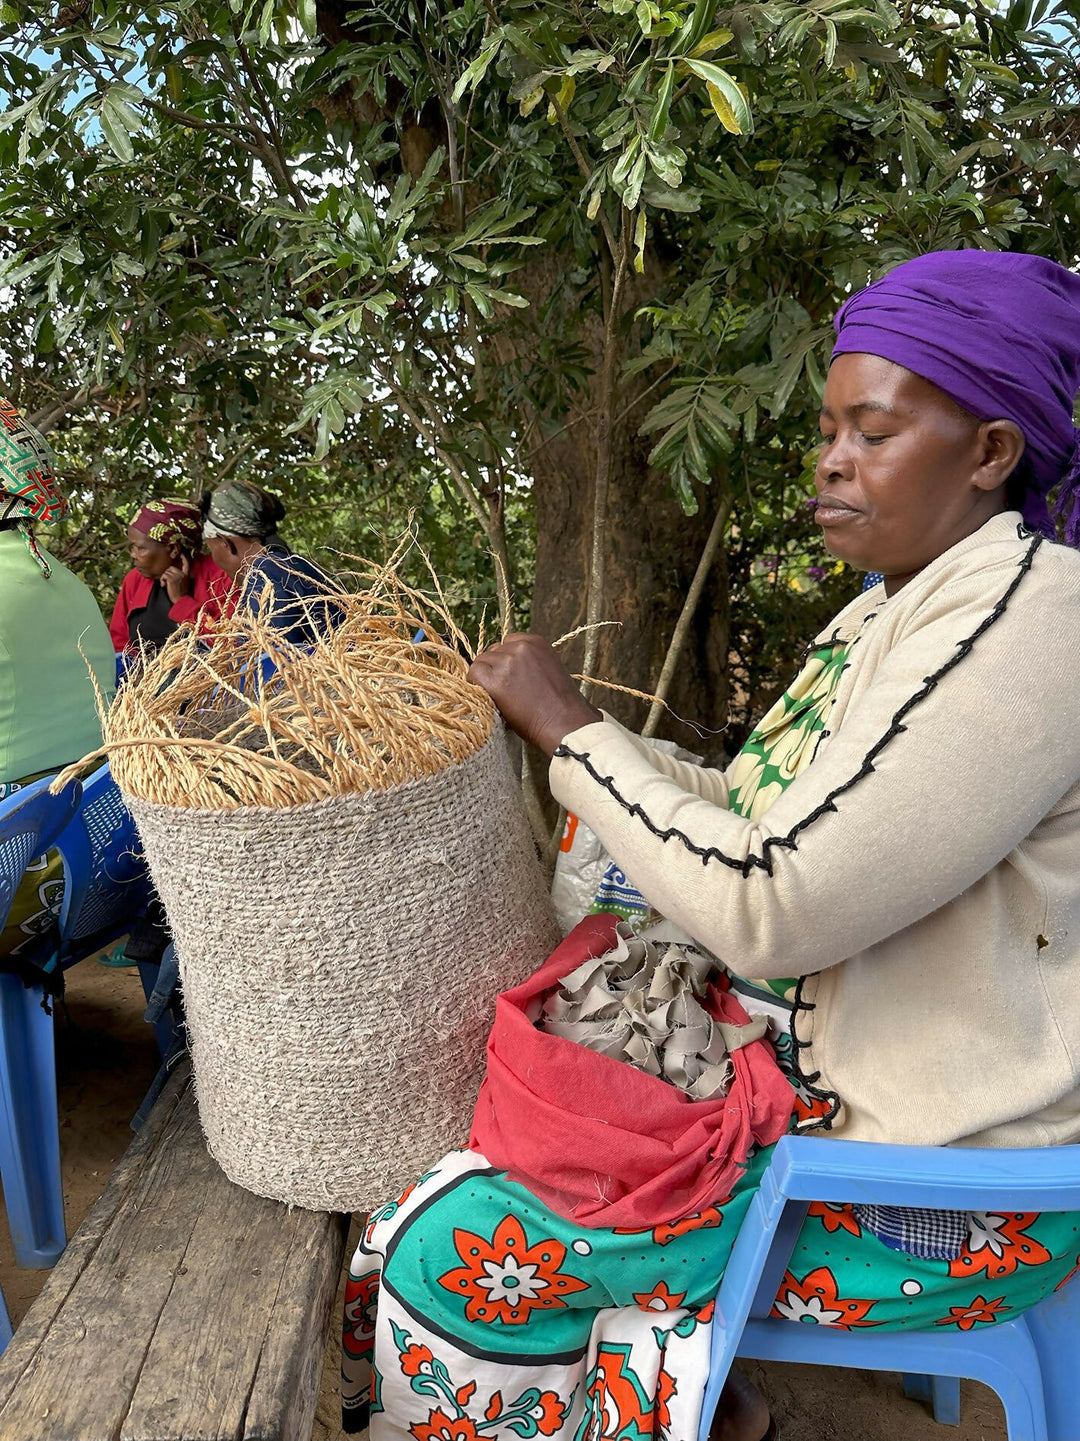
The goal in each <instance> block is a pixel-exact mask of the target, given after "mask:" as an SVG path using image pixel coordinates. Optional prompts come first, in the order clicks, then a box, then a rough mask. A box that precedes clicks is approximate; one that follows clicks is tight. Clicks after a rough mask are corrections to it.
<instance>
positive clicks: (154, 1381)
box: [121, 1176, 342, 1441]
mask: <svg viewBox="0 0 1080 1441" xmlns="http://www.w3.org/2000/svg"><path fill="white" fill-rule="evenodd" d="M221 1180H222V1184H221V1185H220V1186H219V1187H216V1188H214V1189H213V1190H212V1192H211V1194H210V1195H209V1197H208V1200H207V1205H206V1209H205V1210H204V1211H203V1214H202V1216H201V1217H200V1218H199V1222H198V1225H197V1226H196V1227H195V1231H194V1233H193V1235H192V1238H191V1242H190V1244H189V1246H188V1248H187V1255H186V1257H185V1260H184V1265H183V1267H182V1268H181V1270H180V1274H179V1275H178V1276H177V1278H176V1282H175V1284H174V1285H173V1288H172V1291H171V1292H170V1294H169V1299H168V1301H167V1302H166V1304H165V1307H164V1308H163V1310H162V1313H161V1316H160V1317H159V1319H158V1324H157V1329H156V1331H155V1333H154V1339H153V1342H152V1344H151V1346H150V1349H149V1351H148V1352H147V1356H146V1361H145V1363H144V1366H143V1370H142V1375H141V1377H140V1378H139V1383H138V1386H137V1387H136V1390H135V1394H134V1397H133V1399H132V1404H131V1409H130V1411H129V1413H128V1416H127V1420H126V1421H125V1423H124V1425H123V1428H122V1430H121V1437H122V1441H242V1438H244V1437H246V1436H247V1434H248V1432H247V1429H246V1427H245V1418H246V1416H247V1413H248V1401H249V1397H250V1396H251V1393H252V1384H253V1380H254V1378H255V1376H256V1374H257V1372H258V1371H259V1370H260V1369H261V1362H260V1358H261V1356H262V1354H263V1351H264V1349H266V1348H267V1347H268V1346H270V1345H272V1344H273V1342H274V1340H275V1339H276V1341H277V1343H278V1347H279V1349H280V1357H279V1367H278V1370H277V1373H276V1375H274V1376H273V1377H272V1378H271V1388H272V1389H273V1390H274V1391H276V1392H277V1393H278V1396H277V1397H276V1398H275V1399H276V1400H277V1402H278V1404H287V1403H292V1402H294V1401H295V1399H296V1398H295V1397H294V1396H292V1395H290V1396H288V1397H285V1396H283V1395H281V1394H280V1393H281V1392H282V1391H283V1390H284V1389H286V1388H287V1389H289V1390H290V1391H291V1390H292V1388H293V1387H294V1386H295V1381H296V1376H297V1372H298V1370H299V1369H302V1368H304V1367H305V1366H307V1365H309V1364H310V1362H309V1357H308V1355H307V1353H309V1352H312V1353H314V1354H315V1356H316V1359H317V1364H318V1365H320V1366H321V1364H322V1356H323V1351H324V1349H325V1345H326V1330H327V1319H328V1318H327V1315H326V1314H325V1311H324V1312H322V1313H320V1314H319V1315H318V1316H317V1317H316V1315H315V1314H314V1309H313V1303H314V1300H315V1297H316V1296H321V1294H322V1292H323V1290H325V1288H326V1286H329V1287H331V1288H333V1287H335V1286H336V1284H337V1276H338V1272H339V1271H340V1266H341V1250H342V1245H341V1242H340V1241H338V1242H337V1245H336V1248H335V1244H334V1233H335V1230H337V1229H340V1228H336V1227H335V1225H334V1221H333V1218H332V1217H330V1216H327V1215H323V1214H318V1213H313V1212H310V1211H299V1210H294V1211H292V1212H290V1211H289V1210H288V1209H287V1208H286V1207H285V1206H282V1205H280V1204H278V1203H277V1202H276V1201H267V1200H263V1199H262V1198H261V1197H259V1196H253V1195H251V1194H250V1193H249V1192H247V1191H242V1190H240V1188H239V1187H237V1186H233V1185H231V1184H230V1183H229V1182H228V1181H227V1180H225V1178H224V1176H222V1178H221ZM305 1252H306V1253H307V1254H308V1255H309V1256H310V1260H311V1263H312V1264H310V1265H308V1266H307V1267H305V1266H303V1265H302V1264H301V1263H302V1262H303V1260H304V1258H305ZM324 1275H325V1277H326V1279H325V1280H324V1279H323V1277H324ZM285 1298H289V1299H291V1300H292V1302H293V1304H294V1306H295V1308H296V1310H297V1312H299V1313H300V1314H301V1315H302V1316H303V1318H304V1321H303V1325H302V1326H294V1327H293V1333H292V1335H291V1337H290V1338H289V1341H288V1342H287V1343H285V1344H282V1339H283V1338H281V1337H276V1338H275V1331H276V1329H277V1327H278V1324H279V1315H278V1310H279V1302H281V1301H283V1299H285ZM286 1309H287V1308H286ZM313 1415H314V1398H312V1399H311V1413H310V1414H309V1415H308V1416H307V1431H306V1432H305V1431H304V1430H303V1429H297V1430H294V1431H289V1432H282V1431H279V1432H278V1433H277V1435H278V1436H279V1437H281V1436H295V1437H298V1438H299V1437H303V1436H304V1435H310V1431H311V1420H312V1416H313Z"/></svg>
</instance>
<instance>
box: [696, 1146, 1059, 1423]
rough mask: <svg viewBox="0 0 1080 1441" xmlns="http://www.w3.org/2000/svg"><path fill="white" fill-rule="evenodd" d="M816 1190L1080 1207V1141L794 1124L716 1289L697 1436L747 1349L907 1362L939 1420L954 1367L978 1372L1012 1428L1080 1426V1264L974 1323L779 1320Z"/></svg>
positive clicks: (813, 1358) (905, 1201)
mask: <svg viewBox="0 0 1080 1441" xmlns="http://www.w3.org/2000/svg"><path fill="white" fill-rule="evenodd" d="M811 1201H829V1202H833V1203H834V1204H837V1203H842V1202H862V1203H864V1204H877V1205H887V1206H926V1207H941V1208H945V1209H948V1210H957V1211H1001V1210H1006V1211H1076V1210H1080V1146H1055V1147H1047V1148H1045V1149H1039V1150H1022V1151H1006V1150H993V1151H992V1150H975V1149H968V1148H966V1147H936V1146H934V1147H930V1146H885V1145H873V1144H867V1143H865V1142H858V1141H832V1140H828V1139H823V1138H820V1137H811V1136H785V1137H784V1138H783V1139H782V1140H781V1141H779V1142H778V1144H777V1147H776V1150H775V1152H774V1153H773V1157H772V1161H771V1163H770V1165H769V1168H768V1170H767V1171H766V1172H765V1176H764V1179H763V1181H762V1185H761V1189H760V1190H759V1191H758V1193H757V1195H756V1196H755V1197H754V1199H753V1201H752V1202H751V1204H750V1208H749V1210H748V1212H747V1215H746V1219H745V1221H744V1222H743V1224H742V1226H741V1228H740V1230H739V1234H738V1236H737V1238H736V1240H735V1244H734V1246H733V1247H732V1252H731V1258H730V1260H729V1261H728V1265H727V1269H726V1271H725V1272H724V1278H723V1281H722V1283H721V1286H720V1290H719V1292H718V1293H717V1301H716V1314H715V1317H714V1321H713V1333H712V1360H711V1363H710V1372H709V1383H708V1387H707V1389H706V1393H705V1401H704V1404H703V1406H702V1412H701V1425H700V1430H699V1441H707V1438H708V1433H709V1425H710V1423H711V1420H712V1416H713V1412H714V1411H715V1408H716V1402H717V1399H718V1397H719V1395H720V1389H721V1387H722V1386H723V1384H724V1381H725V1380H726V1378H727V1374H728V1371H729V1369H730V1367H731V1363H732V1362H733V1361H734V1360H735V1358H736V1356H740V1357H744V1358H746V1359H751V1360H758V1361H801V1362H807V1363H810V1364H814V1365H823V1366H849V1367H858V1368H861V1369H865V1370H871V1371H900V1372H902V1373H905V1382H906V1389H907V1391H908V1394H909V1395H912V1394H914V1395H921V1396H927V1397H928V1398H929V1399H931V1400H933V1401H934V1402H935V1414H936V1415H937V1416H938V1419H939V1420H952V1421H954V1422H955V1421H958V1420H959V1382H958V1380H956V1379H953V1378H958V1377H961V1376H967V1377H969V1378H970V1379H972V1380H974V1381H982V1382H983V1383H984V1384H985V1385H987V1386H989V1387H991V1388H992V1389H993V1390H994V1391H996V1392H997V1394H998V1396H999V1397H1000V1398H1001V1402H1002V1405H1003V1406H1004V1408H1005V1417H1006V1422H1007V1425H1008V1434H1009V1441H1069V1438H1073V1437H1080V1364H1078V1361H1077V1357H1078V1356H1080V1284H1077V1282H1078V1280H1080V1277H1078V1278H1074V1279H1073V1280H1071V1281H1070V1282H1069V1283H1068V1285H1066V1286H1064V1287H1063V1288H1062V1289H1061V1290H1060V1291H1057V1292H1055V1293H1054V1294H1052V1295H1051V1296H1049V1297H1047V1299H1046V1300H1044V1301H1041V1302H1040V1303H1039V1304H1038V1305H1037V1306H1034V1307H1032V1308H1031V1310H1029V1311H1026V1312H1024V1313H1023V1314H1022V1315H1020V1316H1017V1317H1015V1318H1014V1319H1013V1320H1010V1321H1001V1322H998V1323H997V1324H996V1325H993V1326H988V1327H985V1328H983V1329H973V1330H971V1331H942V1330H934V1331H899V1332H897V1331H892V1332H889V1331H874V1330H872V1329H867V1330H865V1331H841V1330H837V1329H835V1328H833V1327H830V1326H816V1325H799V1324H796V1323H794V1322H791V1321H787V1320H779V1319H770V1318H769V1311H770V1309H771V1307H772V1302H773V1299H774V1298H775V1296H776V1293H777V1291H778V1290H779V1289H780V1284H781V1282H782V1280H783V1277H784V1272H785V1270H786V1268H787V1264H788V1261H789V1260H790V1257H791V1252H792V1249H793V1247H794V1245H795V1241H796V1239H797V1237H798V1234H799V1229H800V1227H801V1226H802V1223H803V1219H804V1217H805V1215H806V1209H807V1206H808V1205H809V1203H810V1202H811ZM1078 1249H1080V1248H1078ZM941 1378H949V1379H948V1380H942V1379H941Z"/></svg>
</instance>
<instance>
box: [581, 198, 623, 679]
mask: <svg viewBox="0 0 1080 1441" xmlns="http://www.w3.org/2000/svg"><path fill="white" fill-rule="evenodd" d="M632 215H633V212H632V211H630V210H627V209H625V207H624V208H623V211H622V221H621V233H620V235H619V242H620V243H619V247H618V251H617V258H616V260H615V273H614V275H613V277H612V281H611V299H610V302H609V304H608V313H607V317H606V319H605V322H604V357H603V363H602V366H601V371H600V397H599V401H600V403H599V406H598V407H597V417H596V474H595V480H594V485H593V518H592V543H591V547H590V556H589V588H588V593H587V599H586V604H585V624H586V625H587V626H591V627H593V628H592V629H591V630H589V631H587V632H586V636H585V658H584V660H583V662H582V666H581V669H582V672H583V674H584V675H586V676H591V675H592V674H593V670H594V668H595V666H596V656H597V652H598V650H599V647H600V632H599V631H598V630H597V629H596V626H597V624H598V622H599V621H600V620H601V618H602V611H603V607H604V561H605V554H604V541H605V532H606V530H607V509H608V490H609V488H610V485H611V454H612V431H613V429H614V426H613V424H612V421H613V419H614V410H615V386H616V379H617V375H618V331H619V320H620V317H621V302H622V295H623V286H624V284H625V281H626V274H627V271H628V270H629V268H630V255H631V250H632V247H633V231H632V227H631V217H632ZM581 692H582V694H583V695H584V696H585V698H586V699H589V697H590V695H591V692H592V686H591V684H590V682H589V681H587V680H586V681H585V682H584V683H583V684H582V687H581Z"/></svg>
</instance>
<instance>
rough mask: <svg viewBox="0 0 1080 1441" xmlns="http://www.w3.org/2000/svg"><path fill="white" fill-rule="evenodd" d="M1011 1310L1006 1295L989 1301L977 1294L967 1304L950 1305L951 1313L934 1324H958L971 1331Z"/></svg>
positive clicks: (958, 1326) (960, 1327) (963, 1329)
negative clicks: (1006, 1303)
mask: <svg viewBox="0 0 1080 1441" xmlns="http://www.w3.org/2000/svg"><path fill="white" fill-rule="evenodd" d="M1011 1310H1012V1307H1011V1306H1006V1305H1005V1297H1004V1296H998V1297H997V1299H996V1300H994V1301H988V1300H987V1299H986V1297H985V1296H976V1297H975V1299H974V1300H973V1301H972V1302H970V1304H969V1305H967V1306H950V1307H949V1314H948V1315H947V1316H942V1318H941V1320H940V1321H935V1322H934V1325H935V1326H956V1327H957V1328H958V1329H959V1330H961V1331H970V1330H971V1329H972V1327H973V1326H977V1325H979V1324H980V1323H981V1324H982V1325H984V1326H988V1325H989V1324H990V1322H991V1321H997V1320H1000V1318H1001V1315H1002V1313H1003V1312H1005V1311H1011Z"/></svg>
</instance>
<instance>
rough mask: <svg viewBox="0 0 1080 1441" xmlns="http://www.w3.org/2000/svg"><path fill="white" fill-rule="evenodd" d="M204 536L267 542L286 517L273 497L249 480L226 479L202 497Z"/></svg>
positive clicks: (277, 499)
mask: <svg viewBox="0 0 1080 1441" xmlns="http://www.w3.org/2000/svg"><path fill="white" fill-rule="evenodd" d="M201 509H202V513H203V534H204V535H207V536H214V535H239V536H246V537H249V538H253V539H255V540H270V539H271V538H272V537H273V536H275V535H277V528H278V526H279V525H280V523H281V521H282V520H283V519H284V516H285V507H284V505H282V503H281V500H280V499H279V497H278V496H276V495H271V494H270V492H269V491H266V490H262V489H261V488H260V487H259V486H257V485H253V484H252V482H251V481H250V480H226V481H224V482H223V483H222V484H221V485H219V486H218V487H217V489H216V490H213V491H210V492H209V494H207V495H204V496H203V498H202V503H201Z"/></svg>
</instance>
